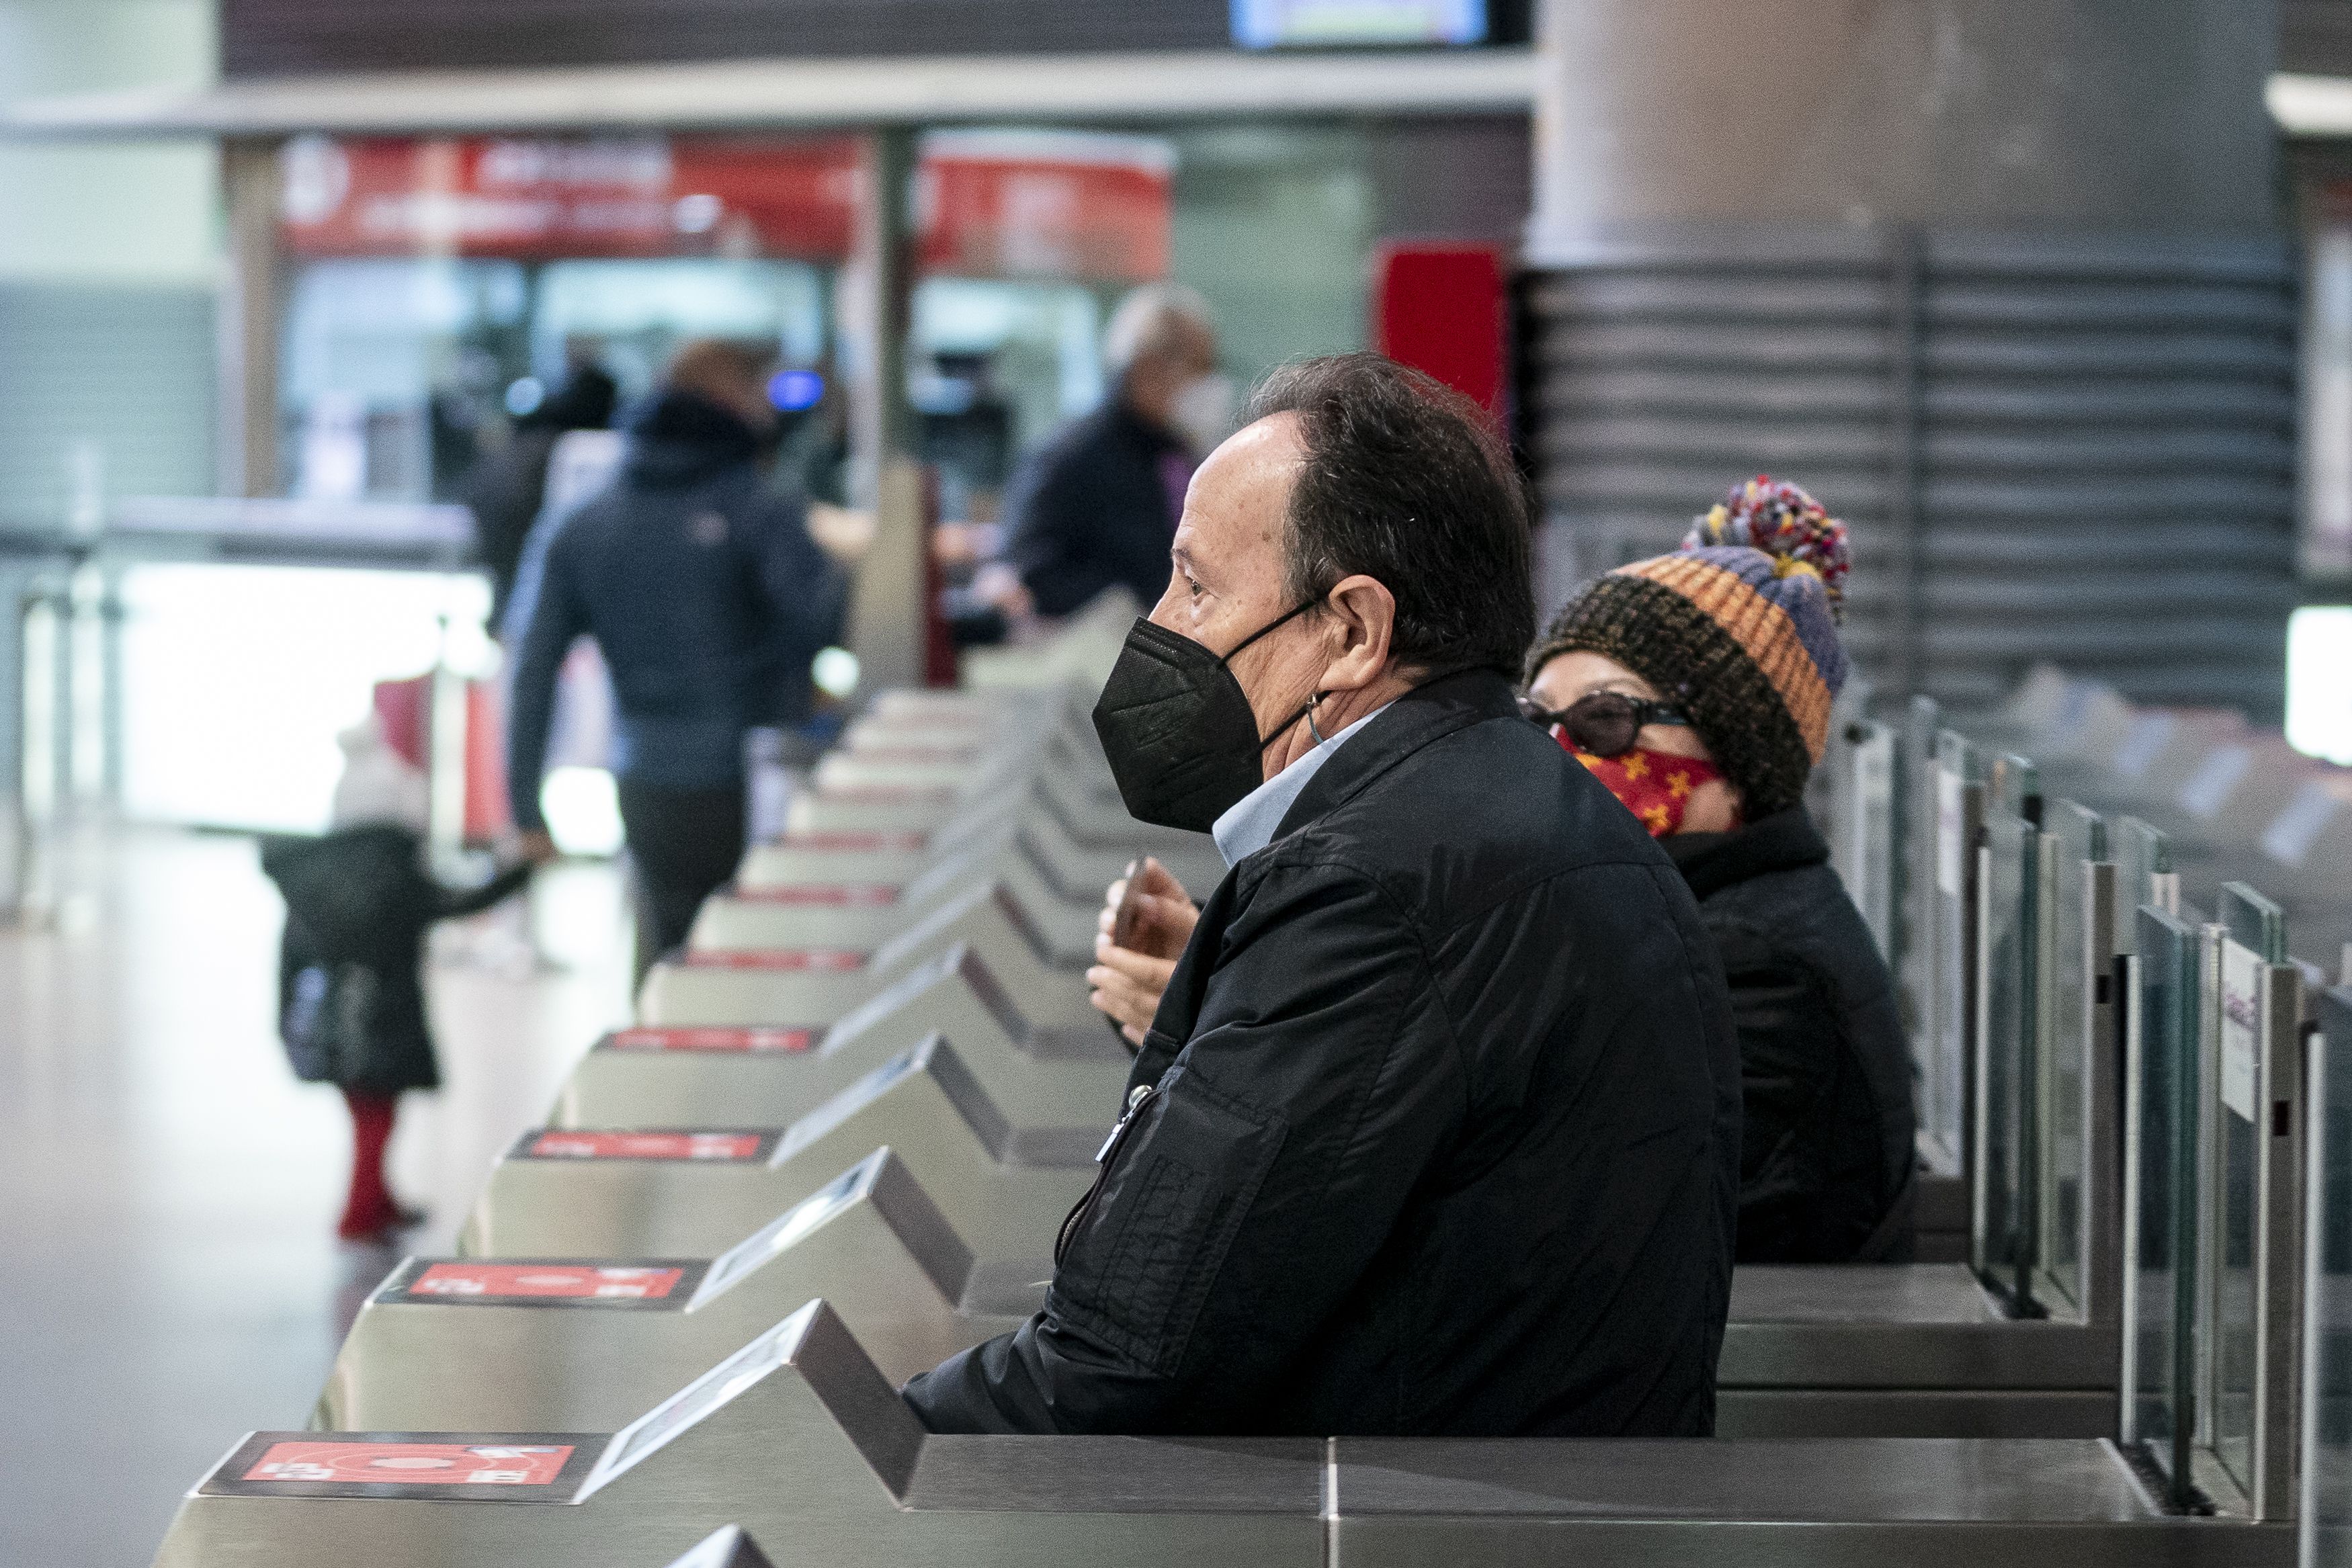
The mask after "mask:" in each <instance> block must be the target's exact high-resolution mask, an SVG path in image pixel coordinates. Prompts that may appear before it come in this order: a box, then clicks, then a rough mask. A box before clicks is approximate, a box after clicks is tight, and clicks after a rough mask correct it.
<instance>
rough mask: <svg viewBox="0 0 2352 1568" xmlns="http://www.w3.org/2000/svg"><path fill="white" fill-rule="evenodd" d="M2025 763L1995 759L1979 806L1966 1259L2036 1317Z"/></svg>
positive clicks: (2031, 802) (2031, 858)
mask: <svg viewBox="0 0 2352 1568" xmlns="http://www.w3.org/2000/svg"><path fill="white" fill-rule="evenodd" d="M2033 790H2034V779H2033V767H2032V764H2031V763H2029V762H2026V761H2025V760H2024V759H2022V758H2016V757H2004V758H2001V759H2000V761H1999V762H1998V763H1997V764H1995V766H1994V768H1993V777H1992V781H1991V785H1990V789H1989V790H1988V800H1987V803H1986V807H1985V821H1984V841H1985V847H1986V854H1985V855H1984V857H1983V860H1982V862H1981V867H1982V869H1981V870H1980V872H1979V875H1980V876H1981V877H1982V878H1983V885H1982V886H1981V887H1980V888H1979V890H1978V894H1977V896H1978V901H1979V902H1978V907H1979V912H1980V914H1979V932H1980V933H1981V935H1980V936H1979V939H1978V954H1979V964H1980V965H1981V966H1982V969H1981V973H1982V975H1983V979H1982V981H1981V983H1980V984H1979V987H1978V993H1977V994H1978V997H1979V1008H1980V1009H1981V1018H1980V1020H1979V1030H1978V1040H1979V1049H1978V1052H1977V1075H1976V1088H1977V1098H1976V1117H1975V1124H1976V1146H1975V1153H1976V1157H1975V1160H1974V1162H1973V1164H1972V1166H1971V1169H1972V1172H1973V1175H1974V1177H1975V1184H1976V1203H1975V1213H1974V1221H1975V1223H1974V1228H1973V1231H1972V1234H1971V1237H1970V1240H1969V1262H1970V1263H1971V1264H1972V1265H1973V1266H1974V1267H1975V1269H1976V1270H1977V1272H1978V1274H1979V1276H1980V1277H1981V1278H1982V1279H1983V1280H1984V1281H1985V1283H1986V1284H1987V1285H1988V1286H1990V1288H1991V1289H1993V1290H1994V1291H1997V1292H1999V1293H2000V1294H2001V1295H2002V1296H2004V1297H2006V1298H2007V1300H2008V1302H2009V1306H2010V1310H2011V1312H2014V1313H2016V1314H2017V1315H2019V1316H2026V1317H2031V1316H2037V1315H2039V1312H2038V1310H2037V1308H2036V1305H2035V1302H2034V1299H2033V1290H2032V1277H2033V1270H2034V1269H2035V1267H2036V1266H2037V1264H2038V1262H2039V1258H2038V1249H2037V1247H2036V1242H2037V1240H2038V1239H2039V1233H2040V1225H2039V1223H2038V1220H2037V1217H2036V1214H2035V1209H2036V1207H2037V1200H2038V1199H2039V1197H2040V1190H2039V1181H2038V1179H2037V1161H2036V1160H2035V1158H2034V1155H2035V1152H2036V1151H2035V1147H2034V1145H2035V1142H2036V1128H2035V1125H2034V1121H2035V1117H2034V1110H2035V1105H2034V1094H2033V1088H2034V1085H2035V1084H2036V1083H2038V1082H2039V1080H2040V1067H2039V1051H2038V1049H2037V1048H2038V1046H2039V1043H2040V1041H2039V1040H2038V1038H2037V1036H2038V1035H2039V1032H2040V1024H2041V1011H2042V1007H2041V987H2042V974H2041V970H2042V962H2041V959H2042V932H2041V915H2042V911H2041V898H2040V894H2041V862H2042V825H2041V817H2042V800H2041V797H2040V796H2039V795H2037V794H2035V793H2034V792H2033Z"/></svg>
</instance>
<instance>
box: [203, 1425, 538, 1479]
mask: <svg viewBox="0 0 2352 1568" xmlns="http://www.w3.org/2000/svg"><path fill="white" fill-rule="evenodd" d="M569 1458H572V1445H571V1444H569V1443H562V1444H545V1445H541V1444H529V1445H523V1444H517V1445H513V1446H511V1447H509V1446H506V1445H500V1444H488V1443H485V1444H466V1443H362V1442H346V1441H342V1440H341V1439H338V1438H333V1437H322V1438H320V1439H318V1440H317V1441H315V1442H300V1443H272V1444H271V1445H270V1446H269V1447H268V1448H267V1449H265V1450H263V1452H262V1455H261V1458H259V1459H258V1460H257V1462H256V1463H254V1464H253V1465H252V1466H251V1467H249V1468H248V1469H247V1470H246V1471H245V1473H244V1474H243V1475H241V1476H239V1477H237V1478H236V1479H239V1480H245V1481H341V1482H345V1483H351V1482H365V1483H373V1484H391V1485H415V1484H417V1483H419V1482H424V1483H426V1484H430V1485H436V1486H477V1487H479V1486H505V1487H543V1486H551V1485H553V1484H554V1482H555V1481H556V1479H558V1478H559V1477H561V1476H562V1473H563V1465H564V1461H565V1460H567V1459H569Z"/></svg>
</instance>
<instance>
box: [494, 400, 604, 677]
mask: <svg viewBox="0 0 2352 1568" xmlns="http://www.w3.org/2000/svg"><path fill="white" fill-rule="evenodd" d="M618 397H619V388H618V387H617V386H616V385H615V384H614V381H613V378H612V377H611V376H609V375H607V374H605V373H604V371H603V370H602V369H600V368H599V367H598V366H596V365H593V364H583V365H579V366H575V367H574V368H573V369H572V372H571V374H570V375H569V376H568V377H566V378H565V380H564V382H563V384H562V386H560V387H558V388H556V389H555V391H554V392H551V393H550V394H549V395H548V396H547V397H546V398H544V399H542V400H541V402H540V404H539V406H538V407H537V408H534V409H532V410H530V412H529V413H525V414H523V415H522V416H521V417H520V419H518V420H517V421H516V422H515V428H514V438H513V439H512V440H511V441H509V442H508V443H507V444H506V445H504V446H503V447H500V448H499V450H498V451H496V452H493V453H491V454H490V455H488V456H487V457H485V458H483V459H482V460H481V461H480V462H479V463H477V464H476V465H474V469H473V472H471V473H470V474H468V475H467V476H466V482H465V485H464V486H463V494H462V497H461V498H462V499H463V501H464V502H465V505H466V507H467V509H468V510H470V511H471V512H472V513H473V514H474V549H475V551H476V553H477V554H478V555H479V556H480V557H481V559H482V564H483V565H484V566H485V567H487V568H488V569H489V573H490V630H491V632H492V633H493V634H494V635H495V634H496V633H497V632H498V629H499V627H500V626H502V625H504V624H505V622H506V612H507V605H508V604H509V602H510V601H512V600H513V598H514V586H515V574H516V573H517V572H519V571H520V570H521V569H522V552H523V546H524V544H525V542H526V541H527V540H528V539H529V538H530V530H531V528H532V525H534V524H535V523H537V522H538V521H539V513H540V508H541V507H542V506H544V505H545V504H546V500H547V464H548V459H549V458H551V456H553V455H554V454H555V444H556V443H557V442H558V441H560V440H562V437H563V435H564V434H565V433H566V432H567V431H573V430H602V429H604V427H605V426H607V425H609V424H611V423H613V408H614V402H615V401H616V400H617V398H618Z"/></svg>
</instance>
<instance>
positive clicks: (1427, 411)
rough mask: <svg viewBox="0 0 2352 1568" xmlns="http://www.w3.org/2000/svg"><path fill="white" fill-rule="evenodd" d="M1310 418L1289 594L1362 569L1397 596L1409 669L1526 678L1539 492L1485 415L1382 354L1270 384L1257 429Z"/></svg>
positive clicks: (1397, 653) (1300, 594)
mask: <svg viewBox="0 0 2352 1568" xmlns="http://www.w3.org/2000/svg"><path fill="white" fill-rule="evenodd" d="M1277 413H1295V414H1297V416H1298V421H1299V426H1300V433H1301V434H1302V435H1303V436H1304V437H1305V440H1306V446H1307V456H1306V460H1305V462H1304V464H1303V465H1302V466H1301V467H1300V469H1299V474H1298V478H1297V484H1296V486H1295V487H1294V488H1293V489H1292V491H1291V493H1290V515H1289V517H1288V519H1287V521H1288V525H1289V527H1288V533H1289V538H1288V540H1287V546H1288V549H1287V551H1286V553H1287V555H1288V557H1289V583H1288V585H1287V586H1288V589H1289V598H1290V601H1291V602H1292V603H1294V604H1299V603H1307V602H1310V601H1311V602H1320V601H1321V600H1322V599H1323V597H1324V595H1326V594H1328V593H1329V592H1330V591H1331V589H1332V587H1333V585H1334V584H1336V583H1338V582H1339V580H1340V579H1341V578H1343V577H1349V576H1352V575H1354V574H1355V573H1358V572H1361V573H1363V574H1364V575H1365V576H1367V577H1370V578H1372V579H1373V580H1376V581H1378V582H1379V583H1381V585H1382V586H1383V587H1385V588H1386V589H1387V590H1388V591H1390V592H1391V593H1392V594H1394V595H1395V596H1396V606H1397V610H1396V630H1395V632H1394V633H1393V640H1392V642H1391V653H1393V655H1394V657H1395V659H1396V662H1397V663H1398V664H1400V665H1402V666H1403V667H1405V668H1408V669H1417V670H1421V671H1423V672H1426V673H1427V674H1432V675H1436V674H1450V673H1452V672H1454V671H1456V670H1474V669H1483V670H1499V671H1501V672H1502V673H1503V674H1507V675H1509V676H1511V677H1513V678H1514V679H1516V678H1517V675H1518V673H1519V661H1520V659H1521V658H1522V657H1523V656H1524V655H1525V654H1526V653H1527V649H1528V643H1531V642H1533V641H1534V639H1535V632H1536V608H1535V595H1534V589H1533V586H1532V564H1531V561H1530V559H1529V555H1530V549H1531V546H1530V540H1529V523H1528V493H1527V486H1526V485H1525V484H1524V483H1523V482H1522V481H1521V479H1520V477H1519V473H1518V469H1517V466H1515V465H1513V463H1512V461H1511V455H1510V451H1509V449H1508V448H1507V447H1506V446H1505V445H1504V444H1503V443H1502V441H1501V440H1500V439H1499V438H1498V437H1497V436H1496V434H1495V432H1494V430H1493V428H1492V427H1491V426H1490V425H1489V424H1488V423H1487V422H1486V413H1485V411H1484V410H1482V409H1481V408H1479V406H1478V405H1477V404H1476V403H1474V402H1471V401H1470V400H1469V399H1468V398H1465V397H1464V396H1463V395H1462V394H1461V393H1459V392H1454V391H1453V390H1451V389H1450V388H1448V387H1445V386H1444V385H1442V384H1440V383H1439V382H1435V381H1433V380H1432V379H1431V378H1430V377H1428V376H1426V375H1423V373H1422V372H1421V371H1415V370H1409V369H1407V368H1406V367H1404V366H1402V365H1400V364H1398V363H1397V362H1396V361H1393V360H1390V359H1386V358H1384V357H1382V356H1381V355H1379V354H1334V355H1331V356H1329V357H1328V358H1324V359H1316V360H1301V361H1297V362H1296V363H1294V364H1288V365H1285V366H1283V367H1281V368H1280V369H1279V370H1276V371H1275V372H1274V373H1273V374H1271V375H1269V376H1268V377H1266V379H1265V382H1262V383H1261V384H1260V385H1259V387H1258V389H1257V391H1256V392H1255V394H1254V395H1253V396H1252V397H1251V399H1250V405H1249V410H1248V413H1246V415H1244V423H1251V422H1254V421H1256V420H1260V419H1265V418H1266V417H1267V416H1269V415H1272V414H1277Z"/></svg>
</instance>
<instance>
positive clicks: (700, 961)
mask: <svg viewBox="0 0 2352 1568" xmlns="http://www.w3.org/2000/svg"><path fill="white" fill-rule="evenodd" d="M686 967H688V968H689V969H778V970H783V969H790V970H804V969H821V970H824V971H826V972H827V973H838V972H841V971H844V970H848V969H862V968H864V967H866V955H865V954H863V953H845V952H841V951H838V950H836V949H834V948H829V947H747V948H740V949H723V950H711V949H706V950H702V951H698V952H688V954H687V956H686Z"/></svg>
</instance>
